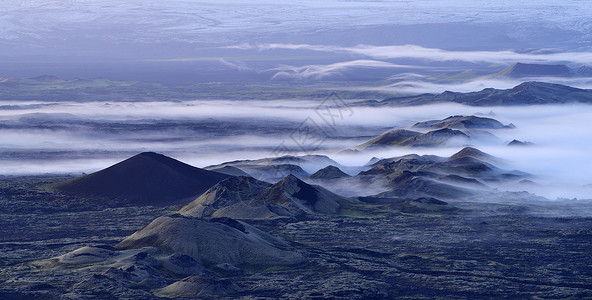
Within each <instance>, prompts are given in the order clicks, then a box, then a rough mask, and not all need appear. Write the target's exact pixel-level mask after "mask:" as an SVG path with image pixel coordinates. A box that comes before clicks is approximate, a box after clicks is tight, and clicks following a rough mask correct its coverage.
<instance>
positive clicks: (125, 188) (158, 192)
mask: <svg viewBox="0 0 592 300" xmlns="http://www.w3.org/2000/svg"><path fill="white" fill-rule="evenodd" d="M228 177H230V176H229V175H226V174H221V173H217V172H212V171H207V170H202V169H199V168H196V167H193V166H190V165H188V164H185V163H182V162H180V161H178V160H175V159H172V158H170V157H167V156H164V155H162V154H157V153H153V152H144V153H140V154H138V155H136V156H133V157H131V158H129V159H126V160H124V161H122V162H120V163H117V164H115V165H113V166H111V167H108V168H106V169H104V170H101V171H98V172H95V173H92V174H89V175H85V176H81V177H77V178H74V179H71V180H68V181H64V182H60V183H57V184H54V185H52V186H51V187H52V188H54V189H56V190H58V191H61V192H64V193H69V194H74V195H88V196H96V197H105V198H110V199H114V200H118V201H121V202H123V203H126V204H134V205H170V204H185V203H187V202H189V201H187V200H189V199H191V198H192V197H196V196H198V195H199V194H201V193H203V192H204V191H206V190H207V189H209V188H210V187H212V186H213V185H215V184H216V183H218V182H219V181H221V180H224V179H226V178H228Z"/></svg>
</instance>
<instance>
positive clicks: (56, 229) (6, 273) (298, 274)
mask: <svg viewBox="0 0 592 300" xmlns="http://www.w3.org/2000/svg"><path fill="white" fill-rule="evenodd" d="M61 179H63V178H42V177H26V178H4V179H3V180H2V181H1V182H0V183H1V185H0V207H2V209H1V210H0V268H1V269H0V270H1V271H0V298H1V299H13V298H17V299H18V298H21V299H31V298H44V299H51V298H59V297H61V296H63V295H64V294H66V293H70V292H72V290H73V289H72V287H73V285H74V284H76V283H77V282H80V280H81V278H80V277H79V276H80V273H74V272H70V271H69V270H67V269H59V268H58V269H53V270H51V271H48V270H45V269H43V268H40V267H35V266H31V265H28V264H26V263H27V262H31V261H34V260H40V259H46V258H51V257H55V256H57V255H62V254H64V253H67V252H69V251H72V250H74V249H76V248H79V247H81V246H83V245H99V244H107V245H112V246H113V245H115V244H117V243H118V242H120V241H121V240H123V239H124V238H125V237H126V236H127V235H129V234H131V233H133V232H134V231H136V230H138V229H140V228H141V227H143V226H145V225H146V224H148V223H149V222H150V221H151V220H153V219H154V218H156V217H158V216H160V215H163V214H165V213H166V212H168V211H171V210H173V208H169V209H167V208H153V207H143V208H138V207H125V208H105V207H102V206H101V205H98V204H93V205H91V204H72V202H71V201H72V200H76V199H71V198H67V197H64V196H60V195H57V194H48V193H47V192H42V191H35V190H32V189H31V187H33V186H36V185H38V184H39V183H46V182H52V181H58V180H61ZM461 206H462V207H463V209H462V210H456V211H454V212H445V213H442V214H426V213H402V212H399V211H396V210H392V209H388V208H387V207H386V206H380V205H367V206H364V207H357V208H356V209H355V210H351V211H348V212H347V215H349V216H315V217H312V218H308V219H304V220H300V221H293V222H287V221H273V222H272V221H266V222H258V223H253V222H251V224H253V225H255V226H256V227H258V228H260V229H262V230H264V231H266V232H269V233H271V234H273V235H275V236H280V237H283V238H284V239H286V240H288V241H291V242H293V243H294V245H295V246H296V247H297V248H299V249H301V250H302V251H303V252H304V253H305V255H306V256H307V257H308V258H309V262H308V263H307V264H306V265H304V266H299V267H296V268H288V269H274V270H267V271H258V272H257V273H246V274H243V275H232V274H230V275H226V276H227V277H228V278H230V279H231V280H232V281H234V282H235V283H236V284H237V285H238V286H239V287H241V288H242V291H241V292H240V293H239V294H234V295H232V296H230V297H229V298H237V297H243V298H265V297H269V298H293V299H297V298H317V299H322V298H348V299H351V298H393V297H399V298H401V297H411V298H429V299H433V298H446V299H450V298H474V299H477V298H478V299H483V298H517V299H524V298H532V297H540V298H566V297H570V296H571V297H576V298H590V297H592V269H591V268H590V265H591V263H592V253H591V252H590V248H591V246H592V217H581V216H579V217H575V216H572V217H570V216H565V215H564V214H563V216H553V215H552V214H551V213H552V212H553V211H554V208H553V205H551V206H548V207H546V208H545V211H546V213H545V214H544V216H543V214H542V213H541V209H540V207H539V208H537V209H536V210H531V209H530V208H529V206H528V205H516V204H514V205H490V204H481V205H474V204H472V205H467V204H464V205H461ZM485 211H487V213H484V212H485ZM535 211H536V212H535ZM558 211H559V210H558ZM88 276H90V275H88ZM88 292H89V291H86V293H87V294H86V296H88V297H90V298H93V297H98V296H101V297H107V298H109V297H115V296H117V297H125V296H126V295H125V294H123V295H122V294H117V291H116V290H109V289H107V290H101V289H99V288H98V287H97V291H95V292H96V293H94V294H93V291H90V294H88ZM149 292H150V291H143V290H142V291H137V293H136V296H134V297H135V298H136V299H141V298H143V297H146V298H148V297H150V294H149ZM80 295H81V294H77V293H76V291H75V292H74V293H70V294H68V295H67V297H66V298H69V297H76V296H80ZM142 295H143V296H142ZM128 296H131V295H128ZM217 298H218V297H217Z"/></svg>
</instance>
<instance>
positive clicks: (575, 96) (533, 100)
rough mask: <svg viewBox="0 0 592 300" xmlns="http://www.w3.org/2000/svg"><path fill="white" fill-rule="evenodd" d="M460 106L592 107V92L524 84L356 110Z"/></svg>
mask: <svg viewBox="0 0 592 300" xmlns="http://www.w3.org/2000/svg"><path fill="white" fill-rule="evenodd" d="M447 102H449V103H460V104H466V105H472V106H512V105H537V104H562V103H588V104H592V90H584V89H578V88H573V87H569V86H566V85H561V84H553V83H545V82H536V81H531V82H524V83H521V84H519V85H517V86H515V87H514V88H511V89H507V90H499V89H493V88H487V89H484V90H482V91H479V92H470V93H456V92H449V91H446V92H444V93H442V94H438V95H436V94H421V95H416V96H406V97H394V98H388V99H385V100H383V101H380V102H365V101H361V102H357V103H355V104H354V105H358V106H412V105H424V104H434V103H447Z"/></svg>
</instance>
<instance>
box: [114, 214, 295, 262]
mask: <svg viewBox="0 0 592 300" xmlns="http://www.w3.org/2000/svg"><path fill="white" fill-rule="evenodd" d="M116 247H117V248H120V249H137V248H143V247H156V248H158V249H160V250H161V251H163V252H165V253H177V254H183V255H188V256H191V257H192V258H193V259H195V260H196V261H198V262H200V263H202V264H204V265H205V266H215V265H218V264H231V265H233V266H236V267H251V268H253V267H254V268H264V267H270V266H287V265H296V264H299V263H302V262H304V261H305V258H304V257H303V256H302V255H301V254H300V253H298V252H296V251H294V250H293V249H292V248H291V247H289V245H288V244H287V243H286V242H285V241H283V240H281V239H278V238H275V237H273V236H271V235H269V234H267V233H265V232H263V231H260V230H258V229H256V228H255V227H252V226H250V225H248V224H246V223H242V222H238V221H234V220H232V219H225V218H223V219H212V220H206V219H200V218H192V217H185V216H181V215H170V216H163V217H159V218H157V219H155V220H154V221H152V222H151V223H150V224H148V225H147V226H146V227H144V228H142V229H140V230H139V231H137V232H135V233H134V234H132V235H131V236H129V237H127V238H126V239H125V240H124V241H122V242H121V243H119V244H118V245H117V246H116Z"/></svg>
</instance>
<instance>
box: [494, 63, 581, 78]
mask: <svg viewBox="0 0 592 300" xmlns="http://www.w3.org/2000/svg"><path fill="white" fill-rule="evenodd" d="M574 74H575V72H574V71H572V70H571V69H570V68H569V67H568V66H566V65H544V64H525V63H515V64H513V65H511V66H509V67H507V68H505V69H503V70H502V71H500V72H498V73H495V74H493V75H495V76H505V77H512V78H522V77H529V76H557V77H565V76H571V75H574Z"/></svg>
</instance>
